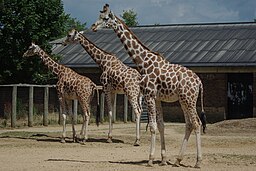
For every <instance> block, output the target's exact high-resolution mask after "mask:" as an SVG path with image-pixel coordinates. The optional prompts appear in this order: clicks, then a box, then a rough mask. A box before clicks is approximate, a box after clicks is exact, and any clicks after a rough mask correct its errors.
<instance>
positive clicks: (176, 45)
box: [51, 22, 256, 122]
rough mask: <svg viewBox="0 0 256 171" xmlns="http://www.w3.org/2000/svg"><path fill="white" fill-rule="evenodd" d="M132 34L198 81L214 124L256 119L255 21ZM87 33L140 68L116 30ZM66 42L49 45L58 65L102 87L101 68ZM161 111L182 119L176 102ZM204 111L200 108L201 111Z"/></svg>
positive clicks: (161, 27) (137, 30) (143, 30)
mask: <svg viewBox="0 0 256 171" xmlns="http://www.w3.org/2000/svg"><path fill="white" fill-rule="evenodd" d="M131 30H132V31H133V32H134V33H135V34H136V35H137V37H138V38H139V39H140V40H141V42H142V43H144V44H145V45H146V46H148V47H149V48H150V49H151V50H152V51H156V52H159V53H161V54H163V56H164V57H165V58H166V59H167V60H169V61H170V62H171V63H176V64H180V65H183V66H186V67H188V68H190V69H192V70H193V71H194V72H196V73H197V74H198V75H199V76H200V78H201V79H202V82H203V84H204V106H205V110H206V113H207V117H208V120H209V121H210V122H215V121H220V120H223V119H236V118H247V117H255V116H256V23H255V22H252V23H210V24H181V25H154V26H139V27H132V28H131ZM84 34H85V36H86V37H87V38H88V39H89V40H91V41H92V42H94V43H95V45H97V46H98V47H99V48H101V49H104V50H106V51H108V52H111V53H113V54H116V55H117V57H119V58H120V59H121V61H122V62H124V63H125V64H126V65H129V66H131V67H134V68H136V66H135V64H134V63H133V62H132V60H131V59H130V57H129V56H128V54H127V53H126V51H125V49H124V48H123V45H122V44H121V42H120V40H119V39H118V37H117V36H116V34H115V33H114V32H113V31H112V29H102V30H100V31H98V32H96V33H94V32H92V31H90V30H87V31H85V33H84ZM64 39H65V38H63V39H59V40H56V41H53V42H51V43H52V45H53V48H52V50H53V53H54V54H59V55H61V56H62V59H61V61H60V63H61V64H63V65H66V66H68V67H71V68H73V69H74V70H76V71H77V72H78V73H82V74H84V75H86V76H88V77H90V78H91V79H92V80H93V81H94V82H95V83H97V84H100V82H99V77H100V75H101V71H100V69H99V68H98V66H97V64H96V63H95V62H94V61H93V60H92V58H91V57H90V56H89V55H88V54H87V53H86V51H84V49H83V48H82V47H81V45H80V44H72V45H68V46H65V47H64V46H62V45H61V42H62V41H63V40H64ZM120 108H122V105H120ZM118 110H121V109H117V111H118ZM163 110H164V118H165V121H174V120H175V121H182V120H183V113H182V111H181V108H180V106H179V104H178V103H177V102H176V103H163ZM200 110H201V109H200V103H198V112H200Z"/></svg>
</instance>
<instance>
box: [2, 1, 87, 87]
mask: <svg viewBox="0 0 256 171" xmlns="http://www.w3.org/2000/svg"><path fill="white" fill-rule="evenodd" d="M0 4H1V5H0V7H1V10H0V40H1V41H0V65H1V67H0V84H7V83H23V82H26V83H39V84H43V83H50V82H55V76H54V75H53V74H51V72H49V71H48V70H47V68H46V67H45V66H44V65H42V63H41V60H40V59H39V58H38V57H35V58H31V59H25V58H23V57H22V55H23V53H24V52H25V51H26V50H27V48H28V46H29V45H30V44H31V42H32V41H34V42H36V44H38V45H40V47H42V48H43V49H44V50H46V51H47V52H48V53H50V52H51V46H50V44H49V41H51V40H54V39H56V38H60V37H63V36H64V35H66V33H67V31H68V30H69V29H70V28H71V25H72V27H79V29H82V28H84V27H85V24H81V23H80V22H78V21H77V20H76V19H73V18H71V17H70V15H69V14H65V13H64V8H63V4H62V1H61V0H44V1H42V0H33V1H31V0H5V1H4V0H1V2H0ZM53 58H54V59H55V60H58V59H59V57H58V56H53Z"/></svg>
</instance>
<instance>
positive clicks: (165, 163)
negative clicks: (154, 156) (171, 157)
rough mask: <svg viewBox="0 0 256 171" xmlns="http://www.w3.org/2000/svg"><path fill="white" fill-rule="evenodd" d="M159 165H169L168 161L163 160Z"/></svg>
mask: <svg viewBox="0 0 256 171" xmlns="http://www.w3.org/2000/svg"><path fill="white" fill-rule="evenodd" d="M159 165H160V166H167V162H166V161H162V162H161V163H160V164H159Z"/></svg>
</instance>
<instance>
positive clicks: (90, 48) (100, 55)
mask: <svg viewBox="0 0 256 171" xmlns="http://www.w3.org/2000/svg"><path fill="white" fill-rule="evenodd" d="M78 34H79V37H78V40H79V43H80V44H81V45H82V47H83V48H84V50H85V51H86V52H87V53H88V54H89V55H90V56H91V57H92V59H93V60H94V61H95V62H96V63H97V64H98V65H99V67H100V68H101V69H103V70H105V69H106V68H108V67H109V63H111V62H114V61H116V60H119V59H118V58H116V57H115V56H113V55H111V54H110V53H108V52H106V51H104V50H102V49H100V48H99V47H97V46H96V45H95V44H94V43H92V42H91V41H89V40H88V39H87V38H86V37H85V36H84V35H82V34H81V33H78Z"/></svg>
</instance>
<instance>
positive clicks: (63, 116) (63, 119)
mask: <svg viewBox="0 0 256 171" xmlns="http://www.w3.org/2000/svg"><path fill="white" fill-rule="evenodd" d="M59 101H60V109H61V111H60V112H61V113H62V126H63V130H62V136H61V140H60V142H61V143H65V142H66V141H65V138H66V119H67V115H66V113H65V112H66V107H65V101H64V99H63V98H62V97H60V98H59Z"/></svg>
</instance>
